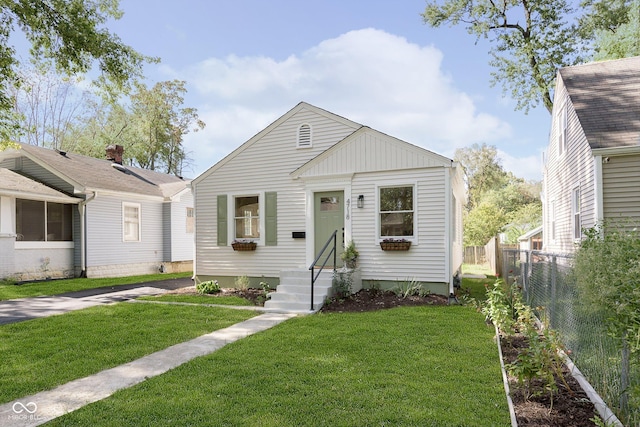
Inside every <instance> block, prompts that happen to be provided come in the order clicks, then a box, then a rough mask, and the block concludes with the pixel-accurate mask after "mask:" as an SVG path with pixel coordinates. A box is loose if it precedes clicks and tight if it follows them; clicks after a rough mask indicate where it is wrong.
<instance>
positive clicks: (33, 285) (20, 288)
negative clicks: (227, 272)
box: [0, 272, 192, 301]
mask: <svg viewBox="0 0 640 427" xmlns="http://www.w3.org/2000/svg"><path fill="white" fill-rule="evenodd" d="M191 275H192V273H188V272H187V273H165V274H148V275H144V276H128V277H109V278H102V279H87V278H83V279H59V280H58V279H56V280H45V281H40V282H30V283H24V284H22V285H15V284H14V282H8V281H0V301H3V300H8V299H15V298H28V297H39V296H45V295H57V294H63V293H65V292H74V291H83V290H85V289H94V288H104V287H111V286H117V285H130V284H135V283H144V282H153V281H157V280H169V279H180V278H184V277H191Z"/></svg>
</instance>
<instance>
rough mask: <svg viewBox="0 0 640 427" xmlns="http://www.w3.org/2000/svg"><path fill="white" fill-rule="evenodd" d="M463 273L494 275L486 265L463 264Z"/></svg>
mask: <svg viewBox="0 0 640 427" xmlns="http://www.w3.org/2000/svg"><path fill="white" fill-rule="evenodd" d="M462 274H484V275H487V276H491V275H493V271H491V269H490V268H489V267H488V266H486V265H478V264H462Z"/></svg>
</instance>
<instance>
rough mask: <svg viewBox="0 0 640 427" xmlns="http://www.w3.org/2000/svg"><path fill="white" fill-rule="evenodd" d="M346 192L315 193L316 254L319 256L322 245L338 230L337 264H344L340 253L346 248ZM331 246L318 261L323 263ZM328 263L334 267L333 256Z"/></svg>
mask: <svg viewBox="0 0 640 427" xmlns="http://www.w3.org/2000/svg"><path fill="white" fill-rule="evenodd" d="M343 199H344V192H342V191H329V192H322V193H315V194H314V210H315V224H314V226H315V234H314V241H315V256H316V257H317V256H318V254H319V253H320V251H321V250H322V247H323V246H324V245H325V243H327V240H328V239H329V237H330V236H331V234H332V233H333V232H334V231H335V230H338V233H337V235H336V238H337V239H336V249H337V252H338V253H337V255H336V257H337V266H338V267H340V266H342V260H341V259H340V254H342V251H343V249H344V242H343V239H344V200H343ZM329 250H330V249H329V248H328V249H327V251H325V255H323V256H322V257H320V260H319V261H318V263H319V264H320V265H322V263H323V262H324V259H325V257H326V254H328V253H329ZM327 265H329V266H332V267H333V257H330V258H329V261H327Z"/></svg>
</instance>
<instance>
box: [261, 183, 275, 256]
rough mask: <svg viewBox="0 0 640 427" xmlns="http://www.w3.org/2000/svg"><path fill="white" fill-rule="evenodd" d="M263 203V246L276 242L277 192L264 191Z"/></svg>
mask: <svg viewBox="0 0 640 427" xmlns="http://www.w3.org/2000/svg"><path fill="white" fill-rule="evenodd" d="M264 199H265V205H264V212H265V222H264V223H265V233H264V234H265V236H264V244H265V246H276V245H277V244H278V193H276V192H275V191H272V192H267V193H264Z"/></svg>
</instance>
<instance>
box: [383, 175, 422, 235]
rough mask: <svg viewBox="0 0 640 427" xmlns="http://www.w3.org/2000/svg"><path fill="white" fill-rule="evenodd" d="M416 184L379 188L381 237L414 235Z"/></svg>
mask: <svg viewBox="0 0 640 427" xmlns="http://www.w3.org/2000/svg"><path fill="white" fill-rule="evenodd" d="M413 190H414V186H413V185H406V186H394V187H380V188H379V206H378V207H379V233H380V236H379V237H380V238H382V239H385V238H411V237H414V227H415V224H414V220H415V210H414V191H413Z"/></svg>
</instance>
